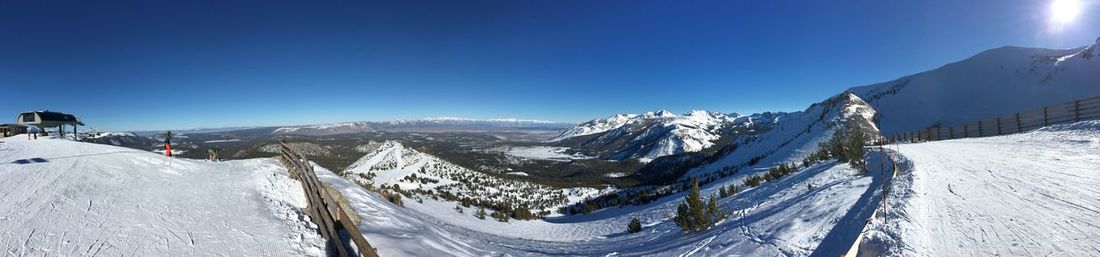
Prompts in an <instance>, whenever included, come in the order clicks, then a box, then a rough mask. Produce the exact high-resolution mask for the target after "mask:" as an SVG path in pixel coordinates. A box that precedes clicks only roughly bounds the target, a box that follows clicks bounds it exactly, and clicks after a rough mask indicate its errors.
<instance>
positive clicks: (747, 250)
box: [317, 143, 879, 256]
mask: <svg viewBox="0 0 1100 257" xmlns="http://www.w3.org/2000/svg"><path fill="white" fill-rule="evenodd" d="M391 144H392V143H391ZM386 149H389V150H386ZM397 149H398V148H393V147H389V148H379V151H395V150H397ZM402 151H411V150H409V149H404V150H402ZM405 154H407V152H406V153H405ZM405 154H393V153H392V152H391V153H390V154H385V155H379V156H383V157H378V158H375V157H374V156H370V155H368V156H367V157H364V160H361V161H362V163H360V166H359V167H368V166H371V165H370V164H372V163H373V164H374V165H379V164H384V163H387V162H389V161H384V160H385V159H387V158H391V157H384V156H403V155H405ZM410 160H411V159H410ZM394 161H396V160H394ZM405 164H406V165H407V164H408V163H405ZM391 171H393V170H390V171H379V173H378V175H379V176H380V177H381V176H382V173H386V172H391ZM317 172H318V176H319V177H320V178H321V180H323V181H325V182H328V183H331V184H332V185H333V187H334V188H336V189H338V190H339V191H341V192H342V193H343V194H344V195H345V196H347V198H348V199H349V202H350V204H351V205H352V207H353V208H354V209H356V210H357V212H358V213H359V215H360V216H361V217H362V220H363V223H361V224H360V226H359V229H360V231H362V232H363V233H364V234H365V236H366V237H367V239H368V240H369V241H370V242H371V243H372V245H373V246H375V247H378V248H379V254H381V255H383V256H484V255H493V256H498V255H504V256H519V255H523V256H543V255H582V256H606V255H618V256H637V255H647V256H648V255H653V256H679V255H684V254H694V255H697V256H729V255H746V256H771V255H782V254H789V255H797V256H804V255H810V254H812V253H814V252H815V251H817V252H820V253H822V254H824V256H830V255H832V256H836V255H839V254H840V253H843V252H844V251H846V250H847V247H848V246H849V245H850V244H851V242H852V241H854V239H855V237H856V236H858V233H859V229H861V228H862V224H863V223H864V222H865V221H866V219H867V217H868V216H869V213H870V212H869V211H868V210H870V209H873V208H874V207H875V204H876V203H877V201H874V200H872V199H877V198H875V197H874V196H875V192H878V191H877V187H872V186H871V185H877V184H876V183H878V182H877V180H878V179H879V178H878V177H876V176H874V175H875V174H879V173H877V172H872V173H869V174H870V175H871V176H864V175H859V174H857V173H856V171H854V170H852V169H851V168H849V167H848V165H847V164H837V163H832V162H827V163H821V164H818V165H815V166H811V167H810V168H808V169H805V170H803V171H800V172H797V173H795V174H794V175H791V176H788V177H786V178H784V179H782V180H779V181H776V182H770V183H765V184H764V185H762V186H760V187H757V188H751V189H747V190H745V191H743V192H741V193H739V194H737V195H735V196H733V197H729V198H725V199H721V200H719V204H720V205H721V206H722V207H723V208H725V209H727V210H729V211H731V212H732V213H733V217H731V218H730V219H728V220H726V221H724V222H722V223H720V224H718V225H717V226H716V227H715V228H712V229H711V230H708V231H705V232H702V233H695V234H684V233H683V232H681V231H680V229H679V228H677V227H676V225H675V224H674V223H673V222H672V221H671V220H670V219H669V217H670V216H671V213H672V212H673V211H674V210H675V206H676V205H677V204H679V203H680V202H681V201H682V198H683V195H684V194H683V193H680V194H676V195H672V196H669V197H665V198H662V199H659V200H657V201H655V202H654V203H651V204H648V205H644V206H627V207H612V208H608V209H604V210H600V211H597V212H594V213H591V214H588V215H575V216H551V217H548V218H546V219H544V220H530V221H520V220H511V221H510V222H508V223H501V222H497V221H494V220H492V219H491V218H490V219H485V220H481V219H478V218H476V217H474V214H475V213H476V212H477V209H476V208H462V209H463V212H462V213H459V212H458V211H456V210H455V207H456V205H458V204H457V203H455V202H444V201H436V200H432V199H430V198H424V199H422V201H423V203H418V202H417V201H414V200H412V199H407V198H406V199H405V200H404V204H405V208H401V207H397V206H395V205H393V204H390V203H388V202H386V201H385V200H384V199H382V198H381V197H380V196H378V195H377V194H376V193H373V192H369V191H366V190H364V189H362V188H361V187H359V186H358V185H356V184H354V183H351V182H349V181H348V180H347V179H345V178H342V177H340V176H338V175H336V174H333V173H332V172H329V171H327V170H324V169H323V168H320V167H317ZM376 180H377V178H376ZM729 183H738V184H740V183H741V181H740V180H739V179H726V180H723V181H719V182H716V183H713V184H710V185H708V186H706V187H704V188H703V194H704V195H711V194H717V190H718V188H717V187H716V186H717V185H723V186H724V185H727V184H729ZM807 184H812V185H813V187H812V189H808V187H807ZM410 186H412V185H410ZM405 187H406V185H404V184H402V188H405ZM412 188H415V187H412ZM425 188H428V186H425ZM567 190H571V191H573V192H568V194H569V195H570V198H571V199H570V202H575V201H579V200H582V199H584V197H590V196H594V195H597V194H601V193H600V192H595V191H592V190H580V191H577V190H579V189H567ZM611 190H614V189H611ZM490 212H491V211H490ZM633 217H638V218H639V219H641V220H642V223H643V224H644V229H643V231H642V232H640V233H637V234H630V233H626V232H625V229H626V224H627V223H628V222H629V220H630V219H631V218H633Z"/></svg>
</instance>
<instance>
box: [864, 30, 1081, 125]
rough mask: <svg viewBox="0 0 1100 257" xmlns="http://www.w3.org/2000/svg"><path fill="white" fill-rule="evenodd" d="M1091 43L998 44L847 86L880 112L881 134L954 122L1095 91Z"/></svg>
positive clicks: (1059, 100)
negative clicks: (919, 69) (1046, 46)
mask: <svg viewBox="0 0 1100 257" xmlns="http://www.w3.org/2000/svg"><path fill="white" fill-rule="evenodd" d="M1098 45H1100V41H1098V42H1097V43H1096V44H1092V45H1089V46H1084V47H1080V48H1075V49H1066V50H1055V49H1041V48H1024V47H1001V48H996V49H991V50H988V51H984V52H981V53H979V54H977V55H974V56H973V57H970V58H968V59H965V60H962V61H958V62H955V63H951V64H947V65H944V66H943V67H940V68H937V69H934V70H930V71H926V72H921V73H917V74H913V75H909V76H905V77H901V78H899V79H896V80H893V81H888V82H883V83H878V84H873V85H867V86H861V87H854V88H852V89H850V90H851V91H852V92H855V93H856V94H857V95H859V97H860V98H863V99H864V100H866V101H867V102H868V103H870V104H871V105H872V106H874V107H875V109H877V110H878V112H879V113H881V114H882V115H881V117H880V118H879V125H880V126H881V127H882V131H883V133H884V134H888V135H889V134H894V133H900V132H909V131H914V130H918V129H924V128H928V127H932V126H934V125H936V124H940V125H942V126H944V127H947V126H954V125H958V124H962V123H966V122H972V121H976V120H980V119H986V118H990V117H995V116H1000V115H1005V114H1011V113H1015V112H1020V111H1026V110H1030V109H1033V108H1040V107H1042V106H1046V105H1051V104H1055V103H1060V102H1065V101H1071V100H1076V99H1080V98H1085V97H1090V96H1100V85H1098V84H1097V82H1098V81H1100V58H1098V55H1100V50H1097V47H1100V46H1098Z"/></svg>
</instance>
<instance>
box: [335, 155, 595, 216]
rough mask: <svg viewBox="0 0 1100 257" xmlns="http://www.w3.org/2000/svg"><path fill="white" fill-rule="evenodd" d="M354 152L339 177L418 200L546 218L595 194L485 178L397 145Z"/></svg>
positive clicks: (471, 171) (591, 190) (481, 174)
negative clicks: (524, 211)
mask: <svg viewBox="0 0 1100 257" xmlns="http://www.w3.org/2000/svg"><path fill="white" fill-rule="evenodd" d="M357 150H358V151H360V152H363V153H365V155H364V156H363V157H362V158H360V159H359V160H358V161H356V162H355V163H353V164H351V165H350V166H348V168H347V169H346V170H345V171H344V172H343V173H342V174H343V175H344V176H345V177H346V178H347V179H349V180H350V181H354V182H355V183H359V184H362V185H369V187H372V188H394V187H396V188H397V189H399V190H400V191H402V192H407V194H406V196H408V197H412V198H414V199H418V200H420V201H422V200H423V199H425V198H430V199H436V200H439V199H442V200H445V201H454V202H458V203H461V202H465V203H467V204H468V205H469V204H473V205H480V206H485V207H491V208H493V209H497V210H510V209H511V208H516V207H521V206H526V207H527V209H529V210H530V211H532V212H535V213H536V214H538V215H541V216H545V215H550V214H551V213H552V211H553V210H555V209H556V207H559V206H563V205H567V204H569V203H572V202H575V201H577V200H578V199H580V198H583V197H585V196H587V195H590V194H593V193H595V192H596V189H592V188H568V189H555V188H552V187H548V186H543V185H539V184H534V183H530V182H523V181H517V180H511V179H505V178H500V177H497V176H491V175H487V174H484V173H481V172H477V171H473V170H470V169H467V168H464V167H461V166H459V165H455V164H453V163H450V162H447V161H445V160H442V159H439V158H438V157H435V156H432V155H429V154H426V153H422V152H420V151H417V150H415V149H411V148H408V147H406V146H404V145H402V144H401V143H400V142H396V141H385V142H370V143H368V144H364V145H361V146H360V147H359V148H357ZM452 207H453V206H452ZM539 212H541V214H539Z"/></svg>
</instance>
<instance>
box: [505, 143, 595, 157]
mask: <svg viewBox="0 0 1100 257" xmlns="http://www.w3.org/2000/svg"><path fill="white" fill-rule="evenodd" d="M567 150H569V148H568V147H554V146H529V147H519V146H517V147H508V150H507V151H505V152H504V153H505V154H508V155H511V156H516V157H520V158H526V159H534V160H551V161H570V160H581V159H591V158H592V157H589V156H585V155H583V154H580V153H577V154H566V153H565V151H567Z"/></svg>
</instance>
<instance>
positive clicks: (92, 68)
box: [0, 0, 1100, 130]
mask: <svg viewBox="0 0 1100 257" xmlns="http://www.w3.org/2000/svg"><path fill="white" fill-rule="evenodd" d="M1051 2H1052V1H991V0H990V1H946V0H944V1H907V2H889V3H886V2H882V1H854V2H845V3H835V2H810V3H803V2H785V1H783V2H779V1H737V2H703V1H691V2H676V3H669V2H661V1H642V2H627V1H603V2H593V1H554V2H549V1H546V2H529V1H524V2H513V1H481V2H451V1H441V2H430V1H398V2H355V3H341V4H340V5H326V6H318V5H308V4H306V3H295V2H284V1H273V2H265V3H264V4H262V5H260V4H255V3H244V2H215V1H187V2H179V3H160V2H148V1H127V2H112V3H102V2H75V1H74V2H41V1H33V2H3V3H0V33H3V34H4V35H11V36H9V37H6V38H5V39H4V40H0V84H4V88H5V93H4V95H5V96H7V97H6V98H5V99H7V100H8V101H9V102H7V103H6V104H5V105H3V107H0V117H10V118H11V119H12V120H11V121H14V118H15V115H16V114H17V113H19V112H22V111H27V110H41V109H49V110H55V111H62V112H69V113H73V114H76V115H78V116H80V117H81V118H82V119H83V120H84V121H85V123H88V125H89V126H91V127H95V128H97V129H104V130H156V129H167V128H171V129H179V128H199V127H206V128H210V127H231V126H262V125H295V124H314V123H329V122H342V121H358V120H391V119H417V118H424V117H440V116H453V117H467V118H520V119H537V120H557V121H569V122H582V121H585V120H589V119H592V118H598V117H604V116H607V115H611V114H613V113H623V112H631V113H642V112H646V111H656V110H661V109H667V110H670V111H673V112H676V113H683V112H687V111H689V110H692V109H704V110H709V111H719V112H724V113H730V112H737V113H753V112H762V111H797V110H802V109H804V108H805V107H806V106H808V105H809V104H811V103H814V102H817V101H820V100H822V99H824V98H826V97H828V96H830V95H832V94H835V93H836V92H839V91H841V90H843V89H845V88H849V87H853V86H860V85H866V84H871V83H876V82H882V81H888V80H892V79H895V78H898V77H901V76H904V75H908V74H913V73H918V72H922V71H925V70H929V69H933V68H936V67H939V66H941V65H944V64H947V63H950V62H954V61H959V60H962V59H965V58H967V57H969V56H972V55H974V54H977V53H979V52H981V51H984V50H987V49H991V48H995V47H1000V46H1005V45H1013V46H1024V47H1043V48H1074V47H1079V46H1083V45H1086V44H1089V43H1092V42H1094V40H1096V36H1098V34H1097V33H1096V32H1097V31H1100V17H1098V16H1096V15H1093V14H1091V13H1095V12H1090V11H1087V10H1090V9H1091V10H1095V8H1097V7H1098V6H1097V4H1096V3H1094V2H1095V1H1081V2H1082V3H1086V5H1087V6H1085V10H1086V11H1083V12H1070V11H1077V10H1078V9H1073V8H1070V9H1068V10H1070V11H1066V9H1065V8H1063V9H1059V8H1060V7H1059V8H1056V7H1058V5H1051ZM5 115H6V116H5ZM6 122H8V121H2V120H0V123H6Z"/></svg>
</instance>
